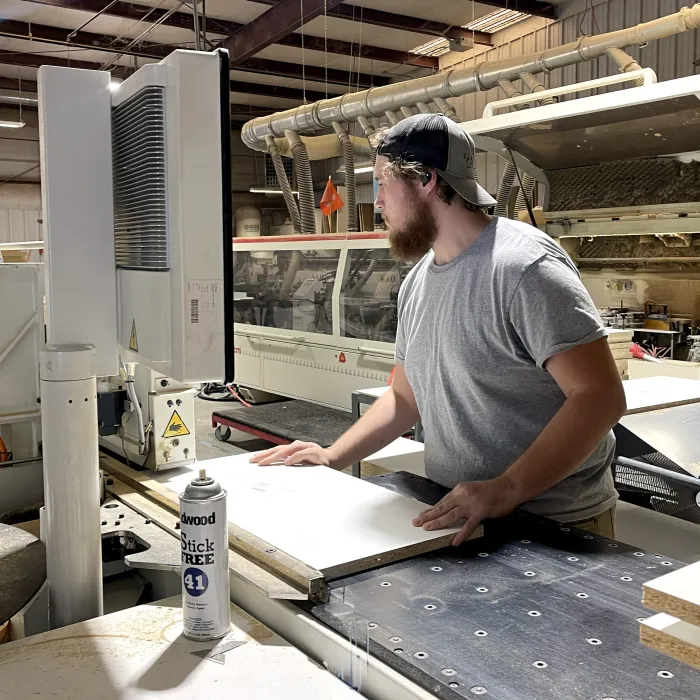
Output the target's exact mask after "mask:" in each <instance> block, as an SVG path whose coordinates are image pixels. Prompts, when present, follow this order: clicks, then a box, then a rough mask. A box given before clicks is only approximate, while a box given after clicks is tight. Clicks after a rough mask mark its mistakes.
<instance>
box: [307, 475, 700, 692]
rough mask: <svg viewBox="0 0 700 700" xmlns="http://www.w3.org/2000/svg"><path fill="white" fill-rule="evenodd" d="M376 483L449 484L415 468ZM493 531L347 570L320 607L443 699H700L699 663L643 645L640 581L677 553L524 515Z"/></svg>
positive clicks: (433, 492)
mask: <svg viewBox="0 0 700 700" xmlns="http://www.w3.org/2000/svg"><path fill="white" fill-rule="evenodd" d="M371 481H374V482H375V483H378V484H381V485H383V486H385V487H387V488H391V489H393V490H395V491H399V492H401V493H404V494H406V495H409V496H414V497H416V498H419V499H420V500H422V501H425V502H429V503H434V502H437V501H438V500H439V499H440V498H441V497H442V496H443V495H444V493H445V489H443V488H442V487H440V486H437V485H436V484H433V483H432V482H430V481H428V480H426V479H424V478H422V477H419V476H415V475H413V474H408V473H406V472H398V473H395V474H386V475H383V476H380V477H374V478H372V479H371ZM485 532H486V534H485V536H484V538H483V539H480V540H474V541H472V542H468V543H466V544H464V545H462V546H461V547H459V548H457V549H450V548H448V549H444V550H441V551H439V552H435V553H433V554H430V555H424V556H419V557H416V558H414V559H410V560H407V561H403V562H399V563H396V564H392V565H389V566H384V567H381V568H379V569H375V570H373V571H368V572H365V573H362V574H359V575H355V576H351V577H347V578H344V579H340V580H337V581H335V582H333V583H332V584H331V585H332V589H333V593H332V596H331V601H330V602H329V603H326V604H322V605H315V606H310V607H309V610H310V612H311V614H312V615H314V616H315V617H317V618H318V619H320V620H322V621H323V622H324V623H326V624H327V625H329V626H330V627H332V628H333V629H335V630H336V631H338V632H339V633H341V634H343V635H345V636H349V637H350V638H352V639H353V640H354V641H355V643H356V644H357V645H358V646H359V647H360V648H363V649H364V648H367V647H369V649H368V650H369V652H370V653H371V654H373V655H375V656H377V657H379V658H380V659H381V660H382V661H384V662H385V663H386V664H388V665H389V666H392V667H393V668H395V669H396V670H397V671H399V672H400V673H402V674H404V675H405V676H407V677H408V678H410V679H411V680H413V681H414V682H416V683H418V684H419V685H421V686H422V687H424V688H425V689H426V690H429V691H430V692H432V693H434V694H435V695H436V696H437V697H442V698H455V699H456V698H473V697H474V696H475V695H488V697H490V698H493V699H494V700H535V699H537V700H555V699H556V700H559V699H561V698H566V700H605V699H606V698H607V699H608V700H611V699H613V698H615V699H616V700H623V699H624V700H690V699H691V698H700V672H698V671H696V670H693V669H692V668H690V667H688V666H683V665H682V664H680V663H677V662H675V661H673V660H671V659H668V658H667V657H665V656H662V655H661V654H658V653H656V652H653V651H651V650H649V649H647V648H645V647H643V646H642V645H641V644H640V642H639V621H640V619H642V618H645V617H647V616H648V615H650V614H651V613H650V612H649V611H648V610H646V609H645V608H644V607H643V606H642V604H641V602H640V601H641V597H642V584H643V583H644V582H645V581H648V580H650V579H652V578H656V577H658V576H660V575H661V574H664V573H666V572H668V571H672V570H673V569H674V568H677V567H679V566H682V564H681V563H680V562H677V561H673V560H670V559H667V558H666V557H663V556H662V555H658V554H654V553H650V552H644V551H639V550H635V549H634V548H632V547H629V546H627V545H624V544H622V543H617V542H614V541H611V540H608V539H606V538H603V537H599V536H596V535H590V534H588V533H586V532H584V531H583V530H579V529H577V528H573V527H567V526H562V525H560V524H558V523H556V522H554V521H552V520H548V519H543V518H539V517H536V516H532V515H530V514H527V513H523V512H518V513H516V514H514V515H512V516H510V517H508V518H505V519H502V520H499V521H492V522H489V523H487V524H486V530H485Z"/></svg>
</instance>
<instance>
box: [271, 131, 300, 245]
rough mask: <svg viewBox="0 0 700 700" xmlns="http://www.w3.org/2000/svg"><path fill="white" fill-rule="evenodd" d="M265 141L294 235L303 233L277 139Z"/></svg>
mask: <svg viewBox="0 0 700 700" xmlns="http://www.w3.org/2000/svg"><path fill="white" fill-rule="evenodd" d="M265 141H266V142H267V150H268V153H269V154H270V157H271V158H272V164H273V165H274V166H275V173H276V174H277V182H278V183H279V186H280V188H281V190H282V196H283V197H284V203H285V204H286V205H287V211H288V212H289V216H290V217H291V218H292V226H293V227H294V233H301V218H300V217H299V208H298V207H297V203H296V200H295V199H294V195H293V194H292V188H291V186H290V184H289V178H288V177H287V171H286V170H285V169H284V163H283V162H282V156H281V155H280V152H279V149H278V148H277V144H276V143H275V139H273V138H272V136H268V137H267V138H266V139H265Z"/></svg>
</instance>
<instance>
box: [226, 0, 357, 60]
mask: <svg viewBox="0 0 700 700" xmlns="http://www.w3.org/2000/svg"><path fill="white" fill-rule="evenodd" d="M342 1H343V0H306V3H303V2H302V3H300V2H299V0H280V2H278V3H276V4H275V5H274V6H273V7H271V8H270V9H269V10H267V11H266V12H263V13H262V14H261V15H259V16H258V17H256V18H255V19H254V20H253V21H252V22H249V23H248V24H246V25H245V27H244V28H243V29H239V30H238V31H237V32H236V33H235V34H233V35H232V36H230V37H228V38H227V39H226V41H224V43H223V44H222V46H223V47H224V48H226V49H228V50H229V53H230V56H231V64H232V65H236V64H238V63H240V62H241V61H245V60H246V59H247V58H251V57H252V56H255V54H256V53H258V52H259V51H262V50H263V49H265V48H267V47H268V46H270V45H271V44H274V43H276V42H277V41H278V40H279V39H284V37H286V36H288V35H289V34H292V33H293V32H294V31H295V30H296V29H299V27H302V26H303V25H305V24H308V23H309V22H311V20H313V19H316V17H319V16H321V15H322V14H323V13H324V10H327V11H330V10H332V9H333V8H334V7H336V6H337V5H340V4H341V3H342Z"/></svg>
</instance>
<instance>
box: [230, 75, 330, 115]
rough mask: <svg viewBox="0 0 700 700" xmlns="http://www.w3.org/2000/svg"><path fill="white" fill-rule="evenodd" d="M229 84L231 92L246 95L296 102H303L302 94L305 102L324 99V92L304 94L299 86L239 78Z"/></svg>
mask: <svg viewBox="0 0 700 700" xmlns="http://www.w3.org/2000/svg"><path fill="white" fill-rule="evenodd" d="M229 84H230V86H231V92H243V93H246V94H248V95H264V96H265V97H283V98H284V99H286V100H296V101H297V102H303V101H304V96H306V101H307V102H316V101H317V100H325V99H326V93H325V92H317V91H315V90H307V91H306V95H305V94H304V91H303V90H300V89H299V88H291V87H286V86H284V85H263V84H261V83H247V82H243V81H241V80H231V81H230V83H229ZM272 111H275V110H272Z"/></svg>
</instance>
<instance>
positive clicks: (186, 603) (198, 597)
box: [180, 469, 231, 641]
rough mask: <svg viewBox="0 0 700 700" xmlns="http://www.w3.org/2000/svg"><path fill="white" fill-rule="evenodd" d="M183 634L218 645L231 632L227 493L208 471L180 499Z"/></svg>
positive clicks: (193, 481)
mask: <svg viewBox="0 0 700 700" xmlns="http://www.w3.org/2000/svg"><path fill="white" fill-rule="evenodd" d="M180 533H181V540H180V541H181V548H182V619H183V633H184V635H185V637H188V638H189V639H196V640H200V641H204V640H208V639H217V638H218V637H223V636H224V635H225V634H227V633H228V631H229V629H230V627H231V617H230V609H229V604H230V603H229V601H230V594H229V579H228V521H227V518H226V491H224V489H222V488H221V485H220V484H219V482H218V481H214V479H212V478H210V477H208V476H207V475H206V470H205V469H200V470H199V476H198V477H196V478H195V479H192V481H190V483H189V484H188V485H187V488H186V489H185V490H184V492H183V493H182V494H181V495H180Z"/></svg>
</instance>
